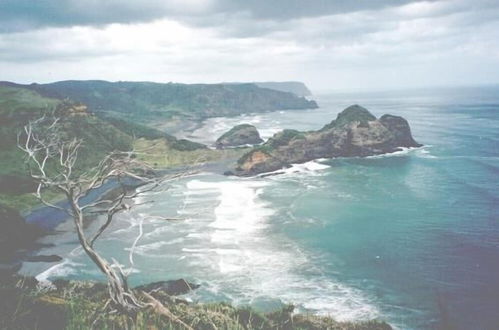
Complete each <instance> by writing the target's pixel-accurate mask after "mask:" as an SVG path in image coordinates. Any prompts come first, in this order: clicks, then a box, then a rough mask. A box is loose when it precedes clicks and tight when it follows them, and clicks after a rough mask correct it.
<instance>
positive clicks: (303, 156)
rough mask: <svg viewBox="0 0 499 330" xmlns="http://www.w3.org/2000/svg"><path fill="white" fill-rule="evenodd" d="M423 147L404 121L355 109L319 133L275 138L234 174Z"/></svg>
mask: <svg viewBox="0 0 499 330" xmlns="http://www.w3.org/2000/svg"><path fill="white" fill-rule="evenodd" d="M419 146H421V145H420V144H419V143H417V142H416V141H415V140H414V139H413V138H412V134H411V129H410V127H409V124H408V123H407V121H406V120H405V119H404V118H402V117H398V116H392V115H383V116H382V117H381V118H379V119H376V117H375V116H374V115H372V114H371V113H370V112H369V111H367V110H366V109H365V108H363V107H361V106H359V105H352V106H350V107H348V108H346V109H345V110H343V111H342V112H341V113H340V114H338V116H337V118H336V119H335V120H333V121H332V122H331V123H329V124H327V125H326V126H324V127H323V128H322V129H320V130H318V131H311V132H299V131H296V130H284V131H282V132H279V133H277V134H275V135H274V136H273V137H272V138H270V139H269V140H268V141H267V142H266V143H264V144H263V145H261V146H258V147H255V148H253V149H252V150H251V151H249V152H248V153H247V154H245V155H244V156H243V157H241V158H240V159H239V161H238V163H237V166H236V168H235V170H234V172H233V174H235V175H239V176H250V175H255V174H259V173H263V172H271V171H276V170H279V169H281V168H283V167H287V166H289V165H291V164H294V163H304V162H307V161H310V160H314V159H318V158H334V157H355V156H360V157H365V156H371V155H378V154H384V153H390V152H395V151H399V150H401V149H400V148H403V147H404V148H410V147H419Z"/></svg>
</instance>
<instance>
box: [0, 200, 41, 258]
mask: <svg viewBox="0 0 499 330" xmlns="http://www.w3.org/2000/svg"><path fill="white" fill-rule="evenodd" d="M44 233H45V232H44V231H43V230H42V229H40V228H39V227H38V226H36V225H32V224H28V223H26V221H25V220H24V218H23V217H22V216H21V215H20V214H19V212H17V211H16V210H14V209H12V208H10V207H6V206H3V205H0V263H10V262H12V261H13V260H15V259H16V258H17V257H19V250H20V249H28V248H31V247H34V246H35V240H36V239H37V238H38V237H40V236H41V235H43V234H44Z"/></svg>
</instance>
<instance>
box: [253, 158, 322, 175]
mask: <svg viewBox="0 0 499 330" xmlns="http://www.w3.org/2000/svg"><path fill="white" fill-rule="evenodd" d="M324 160H325V159H320V160H319V159H317V160H312V161H309V162H306V163H302V164H292V165H291V166H290V167H288V168H283V169H280V170H276V171H273V172H268V173H262V174H260V175H258V177H267V176H268V175H269V174H282V175H290V174H317V173H318V172H320V171H322V170H325V169H328V168H330V167H331V166H329V165H326V164H322V163H321V161H324Z"/></svg>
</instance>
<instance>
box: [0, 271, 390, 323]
mask: <svg viewBox="0 0 499 330" xmlns="http://www.w3.org/2000/svg"><path fill="white" fill-rule="evenodd" d="M137 294H138V296H139V297H140V296H141V294H140V292H138V293H137ZM152 295H153V296H154V297H155V298H156V299H158V300H159V301H161V302H162V303H163V304H164V305H165V306H166V307H167V308H168V309H169V310H170V311H171V312H172V313H173V314H174V315H175V316H176V317H178V318H180V319H181V320H182V321H183V322H184V323H185V324H188V325H189V326H191V327H193V328H194V329H207V330H208V329H247V330H250V329H337V330H340V329H341V330H368V329H372V330H388V329H391V327H390V325H388V324H387V323H384V322H380V321H367V322H337V321H335V320H334V319H332V318H330V317H320V316H313V315H303V314H294V313H293V306H286V307H284V308H282V309H281V310H278V311H275V312H272V313H267V314H262V313H258V312H256V311H254V310H252V309H251V308H248V307H234V306H231V305H229V304H226V303H212V304H192V303H188V302H186V301H184V300H182V299H179V298H176V297H173V296H170V295H168V294H166V293H165V292H162V291H157V292H153V293H152ZM0 297H1V299H0V328H1V329H40V330H43V329H47V330H48V329H50V330H58V329H75V330H76V329H90V328H92V327H93V328H94V329H127V328H128V329H179V325H178V324H174V323H172V322H171V321H170V320H168V319H165V318H164V317H163V316H159V315H158V314H156V313H154V312H153V311H152V310H151V309H144V310H142V311H140V312H139V313H137V315H135V316H133V317H129V316H125V315H122V314H119V313H109V312H108V310H106V308H105V304H106V302H107V290H106V286H105V285H103V284H99V283H90V282H67V281H58V282H55V287H54V288H51V289H40V288H39V287H37V284H36V281H35V280H33V279H21V278H9V279H8V280H3V281H2V283H1V284H0Z"/></svg>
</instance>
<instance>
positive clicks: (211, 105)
mask: <svg viewBox="0 0 499 330" xmlns="http://www.w3.org/2000/svg"><path fill="white" fill-rule="evenodd" d="M26 87H28V88H30V89H32V90H35V91H37V92H39V93H41V94H42V95H46V96H50V97H55V98H65V97H69V98H70V99H72V100H74V101H78V102H82V103H84V104H86V105H88V107H89V108H90V109H91V111H93V112H95V113H101V112H105V113H109V114H114V115H116V114H117V113H120V114H121V115H122V116H123V115H124V114H125V115H126V116H127V117H128V118H129V119H130V118H135V119H137V118H138V119H139V120H148V119H149V120H150V119H152V118H158V117H161V118H165V119H168V118H174V117H184V118H207V117H214V116H231V115H238V114H241V113H250V112H265V111H272V110H282V109H307V108H316V107H317V104H316V103H315V102H314V101H308V100H306V99H305V98H302V97H298V96H296V95H294V94H291V93H287V92H282V91H277V90H272V89H267V88H259V87H258V86H256V85H255V84H191V85H187V84H177V83H167V84H161V83H152V82H114V83H113V82H107V81H96V80H91V81H60V82H56V83H52V84H43V85H39V84H32V85H29V86H26Z"/></svg>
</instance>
